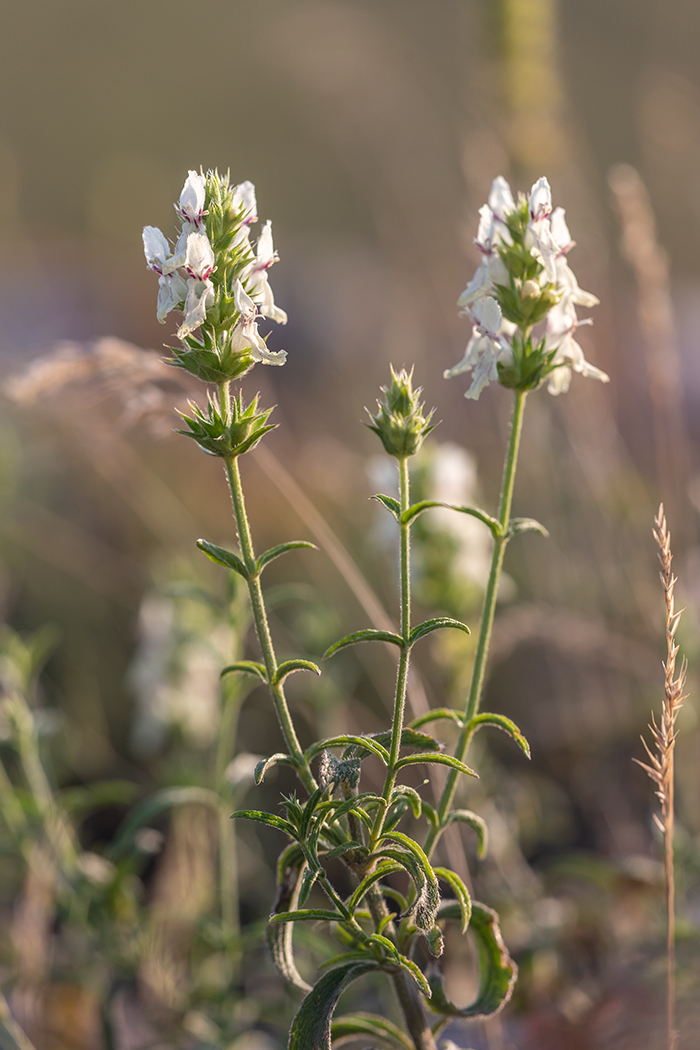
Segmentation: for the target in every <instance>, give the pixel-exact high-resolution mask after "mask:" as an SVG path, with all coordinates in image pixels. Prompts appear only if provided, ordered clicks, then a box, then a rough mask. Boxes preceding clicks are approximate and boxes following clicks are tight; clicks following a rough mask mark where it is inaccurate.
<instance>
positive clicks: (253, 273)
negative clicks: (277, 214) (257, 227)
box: [243, 219, 287, 324]
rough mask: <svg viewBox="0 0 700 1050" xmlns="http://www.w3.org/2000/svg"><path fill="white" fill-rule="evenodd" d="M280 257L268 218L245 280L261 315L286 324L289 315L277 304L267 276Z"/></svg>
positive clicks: (249, 293)
mask: <svg viewBox="0 0 700 1050" xmlns="http://www.w3.org/2000/svg"><path fill="white" fill-rule="evenodd" d="M278 258H279V256H278V255H277V252H276V251H275V248H274V245H273V243H272V223H271V222H270V220H269V219H268V220H267V222H266V223H265V225H264V226H263V228H262V232H261V233H260V236H259V237H258V243H257V245H256V256H255V259H254V261H253V262H252V263H251V264H250V266H249V267H248V268H247V270H246V271H245V273H244V274H243V281H244V282H245V285H246V288H247V292H248V295H249V296H250V297H251V299H253V301H254V302H255V304H256V305H257V307H258V312H259V313H260V315H261V316H262V317H269V318H270V320H272V321H276V322H277V324H286V323H287V315H286V313H285V312H284V310H280V308H279V307H278V306H275V300H274V296H273V294H272V288H271V287H270V282H269V280H268V276H267V271H268V270H269V269H270V267H271V266H272V264H273V263H276V262H277V260H278Z"/></svg>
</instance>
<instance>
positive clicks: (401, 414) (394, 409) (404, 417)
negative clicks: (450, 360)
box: [367, 368, 437, 509]
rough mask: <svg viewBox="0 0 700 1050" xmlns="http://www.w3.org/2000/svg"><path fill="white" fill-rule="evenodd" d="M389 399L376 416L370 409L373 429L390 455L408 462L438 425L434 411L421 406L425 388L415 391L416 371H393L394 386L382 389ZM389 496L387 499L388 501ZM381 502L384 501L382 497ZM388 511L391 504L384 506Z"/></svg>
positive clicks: (392, 380) (380, 406)
mask: <svg viewBox="0 0 700 1050" xmlns="http://www.w3.org/2000/svg"><path fill="white" fill-rule="evenodd" d="M382 392H383V393H384V395H385V397H384V400H383V401H377V407H378V409H379V411H378V412H377V414H376V416H373V415H372V413H371V412H370V411H369V409H367V413H368V415H369V418H370V419H371V423H367V426H368V427H369V429H370V430H373V431H374V433H375V434H377V435H378V436H379V438H380V440H381V442H382V445H383V446H384V449H385V451H386V452H388V454H389V455H390V456H395V457H396V458H397V459H404V458H405V457H406V456H414V455H415V454H416V452H417V451H418V449H419V448H420V447H421V445H422V444H423V441H424V440H425V438H426V437H427V436H428V434H429V433H430V431H431V430H434V429H435V426H436V425H437V424H435V423H432V424H431V422H430V420H431V419H432V417H433V412H434V410H432V409H431V411H430V412H429V413H428V415H427V416H425V415H424V414H423V409H424V405H422V404H421V403H420V395H421V388H420V387H419V388H418V389H417V390H414V389H413V371H412V370H411V372H410V373H409V372H406V371H405V369H402V370H401V371H400V372H395V371H394V369H393V368H392V369H391V383H390V384H389V385H388V386H383V387H382ZM386 498H387V497H384V499H386ZM380 502H384V500H383V499H382V498H380ZM384 505H385V506H386V507H387V509H391V505H390V504H387V503H385V504H384Z"/></svg>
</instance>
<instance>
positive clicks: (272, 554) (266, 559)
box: [255, 540, 318, 572]
mask: <svg viewBox="0 0 700 1050" xmlns="http://www.w3.org/2000/svg"><path fill="white" fill-rule="evenodd" d="M300 547H310V548H311V550H314V551H317V550H318V547H317V546H316V544H315V543H309V542H308V540H291V541H290V542H289V543H280V544H279V545H278V546H277V547H270V549H269V551H265V552H264V554H261V555H260V557H259V558H258V559H257V560H256V562H255V564H256V566H257V570H258V572H262V570H263V569H264V568H265V566H266V565H269V564H270V562H271V561H274V560H275V558H279V556H280V555H281V554H286V553H287V551H295V550H299V548H300Z"/></svg>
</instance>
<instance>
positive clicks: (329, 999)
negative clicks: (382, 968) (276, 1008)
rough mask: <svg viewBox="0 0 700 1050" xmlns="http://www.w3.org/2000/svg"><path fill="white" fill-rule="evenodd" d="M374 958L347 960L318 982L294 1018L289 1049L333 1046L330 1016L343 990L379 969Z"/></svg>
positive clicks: (316, 1049) (314, 1049)
mask: <svg viewBox="0 0 700 1050" xmlns="http://www.w3.org/2000/svg"><path fill="white" fill-rule="evenodd" d="M377 969H379V966H378V964H377V963H375V962H354V961H353V962H348V963H345V964H344V965H343V966H338V967H336V968H335V969H333V970H329V971H328V973H325V974H324V975H323V977H321V978H320V980H319V981H317V982H316V984H315V985H314V987H313V988H312V989H311V991H310V992H309V994H308V995H307V996H306V998H305V999H304V1001H303V1003H302V1004H301V1006H300V1008H299V1012H298V1013H297V1015H296V1017H295V1018H294V1020H293V1021H292V1028H291V1031H290V1033H289V1043H288V1050H331V1019H332V1017H333V1011H334V1010H335V1007H336V1005H337V1002H338V999H339V998H340V995H341V993H342V992H343V990H344V989H345V988H347V986H348V985H349V984H350V982H351V981H356V980H357V979H358V977H362V976H364V974H366V973H369V972H370V971H371V970H377Z"/></svg>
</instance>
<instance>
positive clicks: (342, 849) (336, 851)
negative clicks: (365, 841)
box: [326, 839, 366, 860]
mask: <svg viewBox="0 0 700 1050" xmlns="http://www.w3.org/2000/svg"><path fill="white" fill-rule="evenodd" d="M350 850H365V852H366V846H363V845H362V843H361V842H356V841H355V840H354V839H353V840H352V841H351V842H341V844H340V845H339V846H335V847H334V848H333V849H330V850H329V851H328V853H327V854H326V856H327V857H328V859H329V860H330V859H331V857H342V856H343V855H344V854H345V853H348V852H349V851H350Z"/></svg>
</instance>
